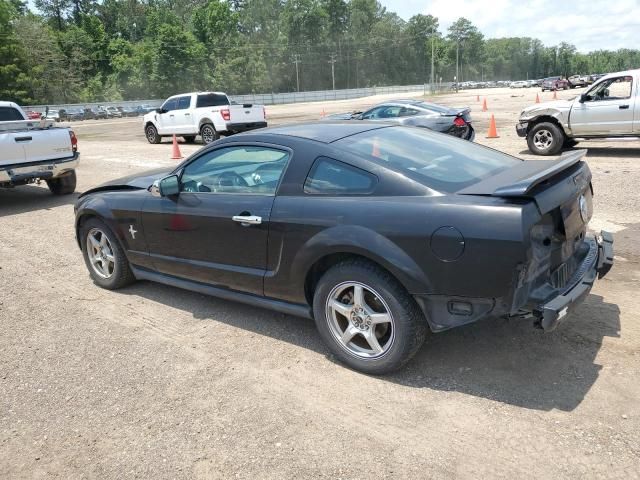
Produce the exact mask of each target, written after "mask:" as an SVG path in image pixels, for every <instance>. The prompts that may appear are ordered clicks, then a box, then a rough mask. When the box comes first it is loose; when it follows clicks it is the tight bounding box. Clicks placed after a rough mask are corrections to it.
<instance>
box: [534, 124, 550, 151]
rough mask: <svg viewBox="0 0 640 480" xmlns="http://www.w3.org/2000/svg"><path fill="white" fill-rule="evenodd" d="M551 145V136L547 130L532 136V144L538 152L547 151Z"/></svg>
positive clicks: (539, 131)
mask: <svg viewBox="0 0 640 480" xmlns="http://www.w3.org/2000/svg"><path fill="white" fill-rule="evenodd" d="M552 143H553V134H552V133H551V132H550V131H549V130H544V129H542V130H538V131H537V132H536V133H535V135H534V136H533V144H534V145H535V146H536V148H538V149H540V150H547V149H548V148H549V147H551V144H552Z"/></svg>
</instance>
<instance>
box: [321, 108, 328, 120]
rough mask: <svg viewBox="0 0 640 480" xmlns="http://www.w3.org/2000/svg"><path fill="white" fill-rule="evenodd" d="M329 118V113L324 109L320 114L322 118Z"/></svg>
mask: <svg viewBox="0 0 640 480" xmlns="http://www.w3.org/2000/svg"><path fill="white" fill-rule="evenodd" d="M326 116H327V112H325V111H324V108H323V109H322V112H321V113H320V118H324V117H326Z"/></svg>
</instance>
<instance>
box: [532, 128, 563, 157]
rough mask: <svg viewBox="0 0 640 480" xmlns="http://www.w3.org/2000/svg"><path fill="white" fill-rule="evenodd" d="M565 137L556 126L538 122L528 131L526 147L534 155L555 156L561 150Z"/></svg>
mask: <svg viewBox="0 0 640 480" xmlns="http://www.w3.org/2000/svg"><path fill="white" fill-rule="evenodd" d="M564 140H565V135H564V132H563V131H562V130H561V129H560V127H558V126H557V125H556V124H554V123H551V122H540V123H538V124H536V125H534V126H533V127H531V130H529V133H528V134H527V146H528V147H529V150H530V151H531V153H534V154H536V155H545V156H546V155H555V154H557V153H558V152H559V151H560V150H561V149H562V144H563V143H564Z"/></svg>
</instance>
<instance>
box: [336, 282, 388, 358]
mask: <svg viewBox="0 0 640 480" xmlns="http://www.w3.org/2000/svg"><path fill="white" fill-rule="evenodd" d="M325 311H326V317H327V323H328V325H329V330H330V331H331V334H332V335H333V336H334V337H335V339H336V340H337V341H338V344H339V345H340V346H341V347H342V348H343V349H344V350H346V351H347V352H348V353H350V354H351V355H354V356H356V357H359V358H364V359H371V358H379V357H382V356H383V355H385V354H386V353H387V352H388V351H389V349H390V348H391V345H392V344H393V341H394V339H395V323H394V320H393V316H392V315H391V310H390V309H389V306H388V305H387V304H386V302H385V301H384V300H383V299H382V297H381V296H380V294H378V293H377V292H376V291H375V290H374V289H373V288H371V287H369V286H367V285H365V284H362V283H358V282H344V283H341V284H339V285H337V286H336V287H334V288H333V290H331V293H329V296H328V297H327V304H326V308H325Z"/></svg>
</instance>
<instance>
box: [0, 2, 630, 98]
mask: <svg viewBox="0 0 640 480" xmlns="http://www.w3.org/2000/svg"><path fill="white" fill-rule="evenodd" d="M35 6H36V10H35V11H31V10H30V9H29V8H28V7H27V5H26V3H25V2H23V1H21V0H0V100H13V101H16V102H19V103H22V104H44V103H71V102H94V101H116V100H128V99H150V98H163V97H166V96H168V95H172V94H175V93H179V92H184V91H190V90H222V91H226V92H228V93H230V94H244V93H267V92H274V93H277V92H292V91H297V90H300V91H303V90H326V89H331V88H332V85H333V84H335V88H358V87H369V86H382V85H401V84H421V83H428V82H429V80H430V78H432V75H433V78H435V80H436V81H440V80H442V81H444V82H450V81H453V79H454V76H455V75H456V71H457V72H458V77H459V78H458V80H459V81H465V80H476V81H481V80H485V81H486V80H522V79H527V78H529V79H537V78H542V77H545V76H551V75H571V74H576V73H577V74H588V73H606V72H612V71H618V70H624V69H628V68H634V67H639V66H640V51H638V50H629V49H621V50H617V51H606V50H599V51H595V52H591V53H587V54H583V53H579V52H577V50H576V47H575V46H574V45H571V44H569V43H566V42H561V43H559V44H558V45H555V46H545V45H543V44H542V42H541V41H540V40H538V39H535V38H528V37H514V38H484V36H483V34H482V33H481V32H480V31H479V30H478V28H477V27H476V26H474V25H473V23H472V22H470V21H469V20H468V19H465V18H460V19H458V20H457V21H456V22H454V23H453V24H452V25H451V26H450V27H449V28H448V29H447V30H446V31H442V29H441V28H440V25H439V22H438V18H436V17H434V16H431V15H421V14H420V15H415V16H413V17H411V18H410V19H409V20H408V21H405V20H403V19H402V18H400V17H399V16H398V15H397V14H396V13H394V12H392V11H390V10H388V9H386V8H384V7H382V6H381V5H380V4H379V3H378V2H377V1H376V0H227V1H224V0H99V1H98V0H35ZM432 65H433V69H432Z"/></svg>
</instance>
